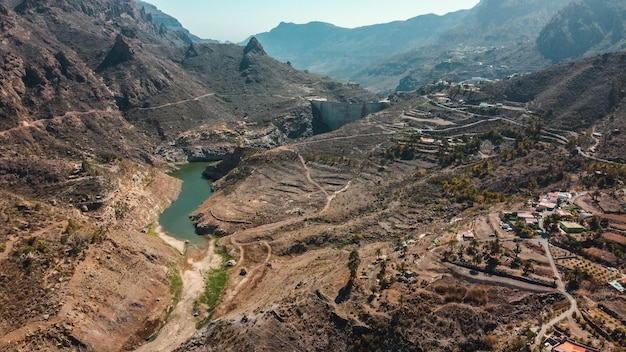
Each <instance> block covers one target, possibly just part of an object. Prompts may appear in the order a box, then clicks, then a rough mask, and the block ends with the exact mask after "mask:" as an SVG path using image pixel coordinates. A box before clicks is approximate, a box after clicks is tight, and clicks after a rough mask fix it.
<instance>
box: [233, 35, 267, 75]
mask: <svg viewBox="0 0 626 352" xmlns="http://www.w3.org/2000/svg"><path fill="white" fill-rule="evenodd" d="M259 56H267V53H266V52H265V49H263V46H262V45H261V43H259V41H258V40H257V39H256V38H255V37H252V38H251V39H250V41H249V42H248V45H246V47H245V48H244V49H243V59H241V63H240V64H239V71H245V70H248V69H250V68H251V67H252V65H253V64H254V63H255V62H256V60H257V58H258V57H259Z"/></svg>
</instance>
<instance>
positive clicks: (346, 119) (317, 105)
mask: <svg viewBox="0 0 626 352" xmlns="http://www.w3.org/2000/svg"><path fill="white" fill-rule="evenodd" d="M311 106H312V108H313V132H314V133H315V134H319V133H324V132H330V131H334V130H336V129H338V128H339V127H341V126H343V125H345V124H347V123H350V122H353V121H356V120H359V119H362V118H364V117H365V116H367V115H369V114H373V113H375V112H379V111H381V110H384V109H386V108H388V107H389V104H388V103H385V102H378V103H356V104H351V103H337V102H330V101H323V100H311Z"/></svg>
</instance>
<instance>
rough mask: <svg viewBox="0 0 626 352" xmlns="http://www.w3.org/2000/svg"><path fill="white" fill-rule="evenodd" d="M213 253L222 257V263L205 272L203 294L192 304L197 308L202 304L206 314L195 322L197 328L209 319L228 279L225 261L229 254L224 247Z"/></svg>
mask: <svg viewBox="0 0 626 352" xmlns="http://www.w3.org/2000/svg"><path fill="white" fill-rule="evenodd" d="M215 253H216V254H217V255H219V256H220V257H221V258H222V264H221V266H220V267H219V268H216V269H212V270H211V271H209V272H208V273H207V276H206V286H205V289H204V294H203V295H202V296H201V297H200V298H198V299H197V300H196V302H197V303H195V304H194V306H195V307H198V308H199V307H200V306H201V305H203V306H204V307H205V308H206V312H207V314H208V315H207V316H206V318H204V319H202V320H200V321H198V322H197V323H196V328H197V329H200V328H202V327H204V326H206V325H207V324H208V323H209V321H211V317H212V316H213V313H214V312H215V308H216V307H217V303H218V302H219V300H220V297H221V296H222V291H223V290H224V287H226V282H227V281H228V268H227V267H226V262H228V260H229V258H230V256H229V255H228V252H227V251H226V249H224V248H221V249H220V248H218V249H216V250H215Z"/></svg>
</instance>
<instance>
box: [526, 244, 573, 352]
mask: <svg viewBox="0 0 626 352" xmlns="http://www.w3.org/2000/svg"><path fill="white" fill-rule="evenodd" d="M539 243H541V245H542V246H543V248H544V250H545V251H546V256H547V257H548V261H549V262H550V266H551V267H552V271H554V277H556V286H557V287H556V288H557V290H559V292H561V294H563V296H565V298H567V300H568V301H569V303H570V307H569V309H568V310H566V311H565V312H563V313H562V314H560V315H559V316H557V317H556V318H554V319H552V320H550V321H549V322H548V323H546V324H544V325H543V326H542V327H541V330H540V331H539V333H538V334H537V337H536V338H535V347H537V346H539V345H541V343H542V342H543V337H544V335H545V334H546V332H547V331H548V329H549V328H551V327H552V326H554V325H555V324H556V323H558V322H559V321H561V320H563V319H565V318H567V317H571V316H572V314H573V313H574V312H578V304H577V303H576V299H574V297H572V295H570V294H569V292H567V290H566V289H565V285H564V284H563V280H562V279H561V273H560V272H559V270H558V269H557V267H556V263H555V262H554V258H553V257H552V252H550V245H549V243H548V240H547V239H545V238H542V239H540V240H539ZM578 313H579V314H580V312H578Z"/></svg>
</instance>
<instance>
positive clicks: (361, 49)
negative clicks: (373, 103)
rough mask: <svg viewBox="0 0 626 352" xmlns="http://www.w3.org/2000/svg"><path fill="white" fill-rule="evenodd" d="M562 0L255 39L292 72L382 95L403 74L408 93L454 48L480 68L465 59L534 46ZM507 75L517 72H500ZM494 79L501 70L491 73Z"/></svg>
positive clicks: (290, 28)
mask: <svg viewBox="0 0 626 352" xmlns="http://www.w3.org/2000/svg"><path fill="white" fill-rule="evenodd" d="M569 1H570V0H554V1H541V0H521V1H517V0H505V1H495V0H482V1H481V2H480V3H479V4H478V5H476V6H475V7H474V8H473V9H471V10H461V11H457V12H452V13H449V14H446V15H443V16H437V15H432V14H430V15H422V16H417V17H414V18H411V19H409V20H406V21H397V22H391V23H387V24H380V25H372V26H366V27H359V28H355V29H346V28H339V27H336V26H333V25H330V24H327V23H320V22H312V23H308V24H304V25H296V24H287V23H281V24H280V25H279V26H278V27H276V28H274V29H273V30H271V31H270V32H267V33H261V34H259V35H257V38H258V39H259V41H260V42H261V43H262V44H263V46H264V47H265V49H266V50H267V52H268V54H269V55H271V56H273V57H275V58H276V59H278V60H281V61H290V62H291V63H292V64H293V65H294V67H297V68H301V69H308V70H310V71H312V72H317V73H322V74H326V75H330V76H332V77H335V78H337V79H344V80H347V79H349V80H352V81H355V82H357V83H360V84H362V85H364V86H366V87H368V88H371V89H374V90H383V91H384V90H389V89H393V88H395V87H396V86H397V85H398V83H399V81H400V80H401V79H402V78H404V77H407V76H409V77H414V78H415V77H417V79H414V81H415V82H414V84H408V86H407V84H406V83H407V82H406V81H405V86H407V87H405V88H414V86H415V85H417V86H419V85H420V84H422V83H424V82H423V80H422V79H421V78H419V77H421V76H424V71H423V70H424V69H426V70H432V69H433V68H434V67H435V66H436V65H438V64H440V63H444V62H449V61H456V60H455V59H456V55H448V56H447V57H446V55H445V54H446V53H450V52H453V51H458V50H459V49H461V55H460V56H462V59H463V60H470V61H473V62H474V63H475V64H476V65H475V66H480V64H479V63H480V60H472V59H474V58H478V59H481V57H480V56H479V54H481V53H483V52H485V51H487V50H490V49H492V48H498V50H502V49H503V47H506V48H512V47H519V46H520V45H521V44H524V43H527V42H534V41H535V39H536V38H537V36H538V35H539V33H540V31H541V30H542V29H543V27H544V26H545V25H546V24H547V23H548V22H549V21H550V20H551V19H552V17H553V16H554V15H555V14H556V13H557V12H558V11H559V10H560V9H561V8H563V7H564V6H566V5H567V4H568V3H569ZM506 50H511V49H506ZM536 59H539V60H540V59H541V56H540V55H538V54H536V55H535V58H534V59H533V61H534V60H536ZM524 61H528V60H524ZM546 64H547V62H542V63H541V64H540V65H546ZM453 66H458V65H455V64H453ZM461 67H462V70H463V71H467V72H466V75H467V76H469V77H470V78H471V77H472V76H479V75H482V74H488V73H489V72H485V70H484V68H480V67H476V69H475V70H474V72H470V71H469V70H470V67H468V63H467V62H464V63H462V64H461ZM541 67H543V66H541ZM413 70H416V71H415V72H413ZM511 71H512V72H515V71H516V69H514V68H512V69H511V70H508V71H507V72H511ZM496 74H498V75H499V74H501V72H499V71H498V72H494V73H493V75H496ZM437 75H439V73H437Z"/></svg>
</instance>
